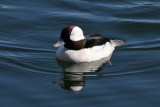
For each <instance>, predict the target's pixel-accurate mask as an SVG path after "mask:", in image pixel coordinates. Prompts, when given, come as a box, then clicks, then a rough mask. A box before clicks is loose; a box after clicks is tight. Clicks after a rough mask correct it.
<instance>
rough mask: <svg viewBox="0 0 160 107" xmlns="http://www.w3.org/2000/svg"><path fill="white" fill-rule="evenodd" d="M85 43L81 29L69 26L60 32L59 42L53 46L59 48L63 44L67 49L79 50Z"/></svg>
mask: <svg viewBox="0 0 160 107" xmlns="http://www.w3.org/2000/svg"><path fill="white" fill-rule="evenodd" d="M85 43H86V39H85V37H84V35H83V31H82V29H81V28H79V27H78V26H75V25H70V26H68V27H66V28H64V29H63V30H62V31H61V37H60V40H59V41H58V42H57V43H56V44H55V45H53V46H54V47H59V46H60V45H62V44H64V46H65V47H66V48H68V49H73V50H80V49H82V48H83V47H84V45H85Z"/></svg>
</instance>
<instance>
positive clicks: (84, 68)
mask: <svg viewBox="0 0 160 107" xmlns="http://www.w3.org/2000/svg"><path fill="white" fill-rule="evenodd" d="M110 58H111V56H109V57H107V58H103V59H101V60H98V61H93V62H84V63H66V62H61V61H57V62H58V64H59V66H61V67H62V68H63V71H64V75H63V78H62V79H60V80H59V81H57V82H56V83H57V84H58V85H59V86H61V87H62V88H63V89H66V90H71V91H74V92H79V91H81V90H82V88H83V87H84V85H85V81H86V79H84V77H86V76H88V77H90V76H97V75H96V74H94V75H93V74H91V73H93V72H98V71H100V68H101V67H102V66H103V65H104V63H106V61H109V60H110Z"/></svg>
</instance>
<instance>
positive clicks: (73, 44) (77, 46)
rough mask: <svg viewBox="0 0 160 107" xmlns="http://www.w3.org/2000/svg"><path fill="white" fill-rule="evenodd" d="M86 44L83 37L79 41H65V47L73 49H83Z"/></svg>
mask: <svg viewBox="0 0 160 107" xmlns="http://www.w3.org/2000/svg"><path fill="white" fill-rule="evenodd" d="M85 44H86V39H82V40H79V41H70V42H68V43H65V45H64V46H65V47H66V48H68V49H72V50H80V49H82V48H83V47H84V46H85Z"/></svg>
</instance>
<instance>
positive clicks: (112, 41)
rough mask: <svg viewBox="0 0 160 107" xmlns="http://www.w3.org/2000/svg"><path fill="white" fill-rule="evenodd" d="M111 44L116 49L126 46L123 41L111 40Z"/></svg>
mask: <svg viewBox="0 0 160 107" xmlns="http://www.w3.org/2000/svg"><path fill="white" fill-rule="evenodd" d="M110 42H111V44H112V45H113V46H114V47H116V46H119V45H122V44H124V41H123V40H111V41H110Z"/></svg>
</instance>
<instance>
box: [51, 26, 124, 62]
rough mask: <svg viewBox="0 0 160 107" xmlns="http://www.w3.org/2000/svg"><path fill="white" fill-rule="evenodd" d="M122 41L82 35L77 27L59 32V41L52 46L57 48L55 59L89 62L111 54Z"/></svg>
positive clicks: (97, 35) (70, 27)
mask: <svg viewBox="0 0 160 107" xmlns="http://www.w3.org/2000/svg"><path fill="white" fill-rule="evenodd" d="M121 44H124V42H123V41H122V40H112V39H109V38H106V37H103V36H102V35H99V34H87V35H84V34H83V31H82V29H81V28H79V27H78V26H74V25H71V26H68V27H66V28H64V29H63V30H62V32H61V37H60V40H59V41H58V42H57V43H56V44H54V45H53V46H54V47H59V48H58V50H57V52H56V58H57V59H59V60H61V61H67V62H90V61H96V60H100V59H102V58H105V57H108V56H110V55H111V54H112V52H113V51H114V49H115V47H116V46H119V45H121Z"/></svg>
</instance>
